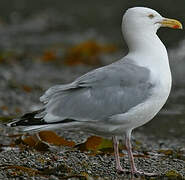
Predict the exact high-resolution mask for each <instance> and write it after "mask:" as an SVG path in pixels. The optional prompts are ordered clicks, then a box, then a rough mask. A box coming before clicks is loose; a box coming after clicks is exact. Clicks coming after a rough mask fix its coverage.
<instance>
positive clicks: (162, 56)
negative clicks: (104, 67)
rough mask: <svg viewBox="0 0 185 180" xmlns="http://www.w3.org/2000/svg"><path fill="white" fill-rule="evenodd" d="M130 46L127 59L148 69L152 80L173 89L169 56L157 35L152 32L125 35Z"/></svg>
mask: <svg viewBox="0 0 185 180" xmlns="http://www.w3.org/2000/svg"><path fill="white" fill-rule="evenodd" d="M124 38H125V41H126V42H127V44H128V48H129V53H128V55H127V56H126V59H128V61H129V60H131V61H133V62H134V63H135V64H137V65H139V66H143V67H146V68H148V69H149V70H150V72H151V78H152V79H153V80H154V81H155V82H158V81H160V82H159V83H160V84H164V87H166V86H168V87H169V88H168V89H170V87H171V71H170V67H169V61H168V54H167V50H166V48H165V46H164V44H163V43H162V42H161V40H160V39H159V37H158V36H157V35H156V33H151V32H139V33H138V32H137V34H136V33H135V34H133V31H132V32H127V33H126V34H124Z"/></svg>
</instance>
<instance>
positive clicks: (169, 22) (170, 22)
mask: <svg viewBox="0 0 185 180" xmlns="http://www.w3.org/2000/svg"><path fill="white" fill-rule="evenodd" d="M159 23H160V24H161V25H162V27H169V28H173V29H183V27H182V24H181V23H180V22H179V21H178V20H175V19H168V18H165V19H163V21H161V22H159Z"/></svg>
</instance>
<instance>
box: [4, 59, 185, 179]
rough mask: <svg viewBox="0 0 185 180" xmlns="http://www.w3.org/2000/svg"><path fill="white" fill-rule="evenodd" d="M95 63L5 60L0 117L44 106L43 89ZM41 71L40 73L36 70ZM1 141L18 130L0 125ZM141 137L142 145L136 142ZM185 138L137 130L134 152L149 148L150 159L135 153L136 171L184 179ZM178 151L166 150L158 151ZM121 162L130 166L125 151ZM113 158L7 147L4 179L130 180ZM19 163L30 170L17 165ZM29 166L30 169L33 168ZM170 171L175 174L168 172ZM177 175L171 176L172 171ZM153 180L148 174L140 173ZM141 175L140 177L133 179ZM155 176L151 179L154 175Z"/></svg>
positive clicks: (76, 137) (74, 136)
mask: <svg viewBox="0 0 185 180" xmlns="http://www.w3.org/2000/svg"><path fill="white" fill-rule="evenodd" d="M91 68H92V67H85V66H78V67H71V68H70V70H69V68H66V67H65V66H62V65H60V66H58V65H54V64H50V63H41V62H30V61H29V60H27V61H25V62H24V63H23V62H19V63H12V64H3V65H1V66H0V79H1V81H0V97H1V101H0V107H1V108H0V116H1V117H5V116H15V115H17V114H21V113H24V112H27V111H31V110H35V109H37V108H38V107H39V106H40V103H39V102H38V97H39V96H40V95H41V94H42V93H43V90H45V89H47V88H48V87H49V86H51V85H53V84H56V83H59V82H60V83H61V82H62V83H64V82H69V81H71V80H73V79H74V78H76V77H78V76H79V75H81V74H84V73H85V72H87V71H89V70H90V69H91ZM35 72H37V73H35ZM0 131H1V136H0V140H1V144H9V143H10V141H11V138H9V137H7V135H9V134H17V133H18V129H13V128H6V127H4V126H2V125H1V126H0ZM57 133H58V134H59V135H61V136H62V137H64V138H66V139H69V140H73V141H75V142H76V143H81V142H84V141H85V139H86V138H87V137H88V135H87V134H83V133H82V132H78V133H72V132H61V131H57ZM136 139H137V140H138V141H141V142H142V143H141V144H140V146H139V148H136V147H137V141H136ZM184 148H185V147H184V140H183V139H178V140H177V139H176V138H173V139H171V138H169V139H165V140H161V139H155V138H152V137H149V136H147V135H146V134H144V133H142V131H136V132H135V133H134V149H135V150H134V154H135V155H138V154H139V155H143V152H145V151H147V153H148V157H149V158H144V157H137V158H136V164H137V167H138V169H142V170H144V171H146V172H156V173H159V176H158V177H157V178H153V179H170V178H171V179H175V178H176V179H183V178H185V149H184ZM161 149H163V150H168V149H170V150H172V151H173V152H177V151H180V152H181V156H180V157H179V156H175V153H172V154H164V153H159V150H161ZM121 162H122V166H123V167H124V168H126V169H129V164H128V157H127V155H126V156H124V157H122V158H121ZM114 165H115V161H114V156H112V155H106V154H101V155H100V154H97V155H94V156H92V155H90V154H89V152H80V151H79V150H77V149H75V148H65V147H60V148H51V150H50V151H49V152H45V153H41V152H38V151H36V150H33V149H29V148H27V149H24V150H21V149H19V148H5V149H2V150H1V152H0V179H41V180H42V179H43V180H44V179H51V180H57V179H88V180H91V179H99V180H101V179H129V178H131V177H130V174H118V173H117V172H116V171H115V167H114ZM15 166H21V167H25V168H28V169H26V170H25V169H23V170H22V171H20V169H15ZM29 168H30V169H29ZM170 172H171V175H170ZM172 174H173V175H172ZM142 178H143V179H149V177H142ZM135 179H140V177H138V178H135ZM151 179H152V178H151Z"/></svg>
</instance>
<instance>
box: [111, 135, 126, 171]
mask: <svg viewBox="0 0 185 180" xmlns="http://www.w3.org/2000/svg"><path fill="white" fill-rule="evenodd" d="M112 139H113V143H114V156H115V159H116V170H117V171H119V172H123V171H124V170H123V168H122V167H121V164H120V158H119V141H118V140H117V137H116V136H113V137H112Z"/></svg>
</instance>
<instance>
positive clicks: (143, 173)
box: [131, 170, 159, 176]
mask: <svg viewBox="0 0 185 180" xmlns="http://www.w3.org/2000/svg"><path fill="white" fill-rule="evenodd" d="M131 173H132V174H133V175H140V176H143V175H145V176H157V175H159V174H157V173H147V172H142V171H138V170H134V171H133V172H131Z"/></svg>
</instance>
